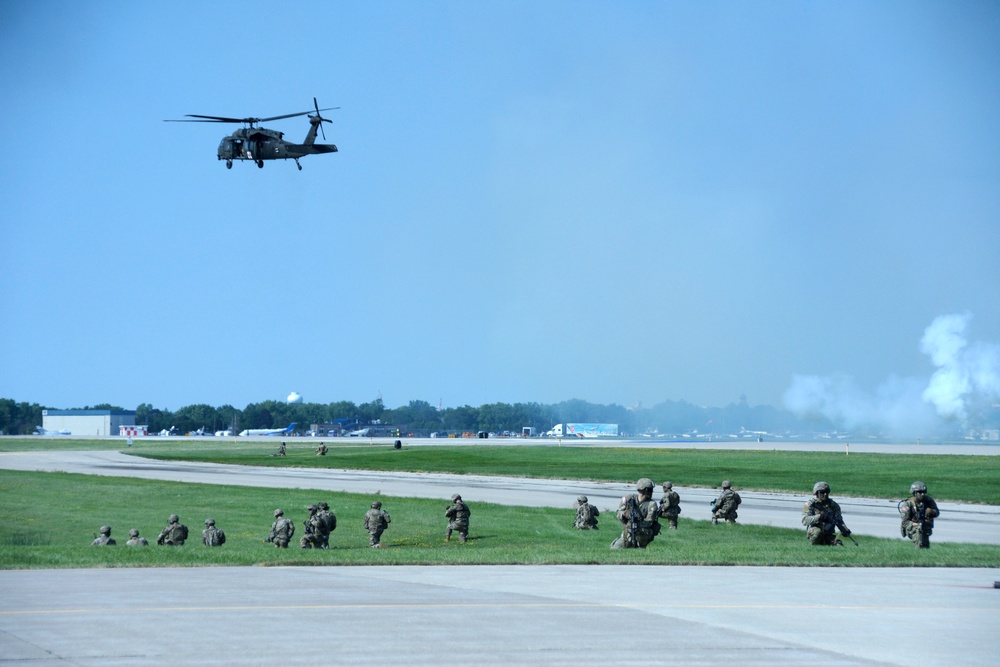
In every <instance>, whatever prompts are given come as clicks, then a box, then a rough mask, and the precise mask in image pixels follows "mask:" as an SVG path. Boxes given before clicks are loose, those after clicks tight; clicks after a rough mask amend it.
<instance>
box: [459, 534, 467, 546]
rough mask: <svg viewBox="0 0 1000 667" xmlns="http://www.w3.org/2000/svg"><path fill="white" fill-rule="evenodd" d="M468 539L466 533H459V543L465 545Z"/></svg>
mask: <svg viewBox="0 0 1000 667" xmlns="http://www.w3.org/2000/svg"><path fill="white" fill-rule="evenodd" d="M467 539H469V536H468V535H466V534H465V533H459V534H458V541H459V542H462V543H463V544H464V543H465V541H466V540H467Z"/></svg>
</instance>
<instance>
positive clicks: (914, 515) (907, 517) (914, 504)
mask: <svg viewBox="0 0 1000 667" xmlns="http://www.w3.org/2000/svg"><path fill="white" fill-rule="evenodd" d="M910 494H911V495H910V497H909V498H907V499H906V500H904V501H903V502H901V503H899V514H900V518H901V521H900V524H899V532H900V533H902V535H903V537H908V538H910V539H911V540H913V546H915V547H916V548H918V549H930V548H931V533H932V532H933V530H934V517H936V516H938V515H939V514H941V512H940V511H938V506H937V503H936V502H934V499H933V498H931V497H930V496H928V495H927V485H926V484H924V483H923V482H914V483H913V484H910Z"/></svg>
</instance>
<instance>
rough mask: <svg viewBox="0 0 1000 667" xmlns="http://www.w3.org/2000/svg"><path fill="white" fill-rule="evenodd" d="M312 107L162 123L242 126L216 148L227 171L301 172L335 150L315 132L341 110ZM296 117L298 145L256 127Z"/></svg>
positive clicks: (191, 116) (189, 116)
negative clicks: (282, 168) (287, 167)
mask: <svg viewBox="0 0 1000 667" xmlns="http://www.w3.org/2000/svg"><path fill="white" fill-rule="evenodd" d="M313 107H314V108H315V109H316V115H315V116H313V115H312V112H311V111H300V112H299V113H288V114H285V115H283V116H271V117H270V118H227V117H225V116H200V115H198V114H187V118H193V119H194V120H167V121H164V122H167V123H243V124H244V125H245V126H246V127H243V128H241V129H239V130H236V131H235V132H233V133H232V134H230V135H229V136H228V137H223V138H222V143H220V144H219V150H218V151H217V155H218V157H219V159H220V160H225V161H226V169H232V168H233V160H250V161H251V162H256V163H257V166H258V167H259V168H261V169H263V168H264V160H295V164H296V166H297V167H298V168H299V171H302V165H301V164H299V158H300V157H305V156H306V155H317V154H320V153H336V152H337V147H336V146H335V145H333V144H317V143H316V131H317V130H320V131H322V132H323V140H324V141H326V131H325V130H323V123H332V122H333V121H331V120H330V119H329V118H323V116H321V115H320V112H321V111H331V110H333V109H339V108H340V107H329V108H327V109H320V108H319V103H318V102H317V101H316V98H315V97H314V98H313ZM296 116H309V125H310V127H309V133H308V134H306V138H305V141H303V142H302V143H301V144H294V143H292V142H290V141H285V140H284V139H283V137H284V136H285V133H284V132H278V131H277V130H269V129H267V128H266V127H258V124H259V123H266V122H268V121H271V120H281V119H282V118H295V117H296ZM289 402H290V403H291V402H293V401H289ZM258 430H259V429H258Z"/></svg>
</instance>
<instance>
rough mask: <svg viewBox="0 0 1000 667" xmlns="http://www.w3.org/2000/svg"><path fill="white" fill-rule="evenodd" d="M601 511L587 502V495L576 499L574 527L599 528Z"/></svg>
mask: <svg viewBox="0 0 1000 667" xmlns="http://www.w3.org/2000/svg"><path fill="white" fill-rule="evenodd" d="M600 514H601V511H600V510H599V509H597V508H596V507H594V506H593V505H591V504H590V503H589V502H587V496H580V497H579V498H577V499H576V521H574V522H573V527H574V528H576V529H578V530H597V517H598V516H600Z"/></svg>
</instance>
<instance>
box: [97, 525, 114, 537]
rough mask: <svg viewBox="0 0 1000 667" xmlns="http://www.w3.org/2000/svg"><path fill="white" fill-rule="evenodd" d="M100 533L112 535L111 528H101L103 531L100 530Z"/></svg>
mask: <svg viewBox="0 0 1000 667" xmlns="http://www.w3.org/2000/svg"><path fill="white" fill-rule="evenodd" d="M99 532H100V533H101V535H110V534H111V526H101V529H100V531H99Z"/></svg>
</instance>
